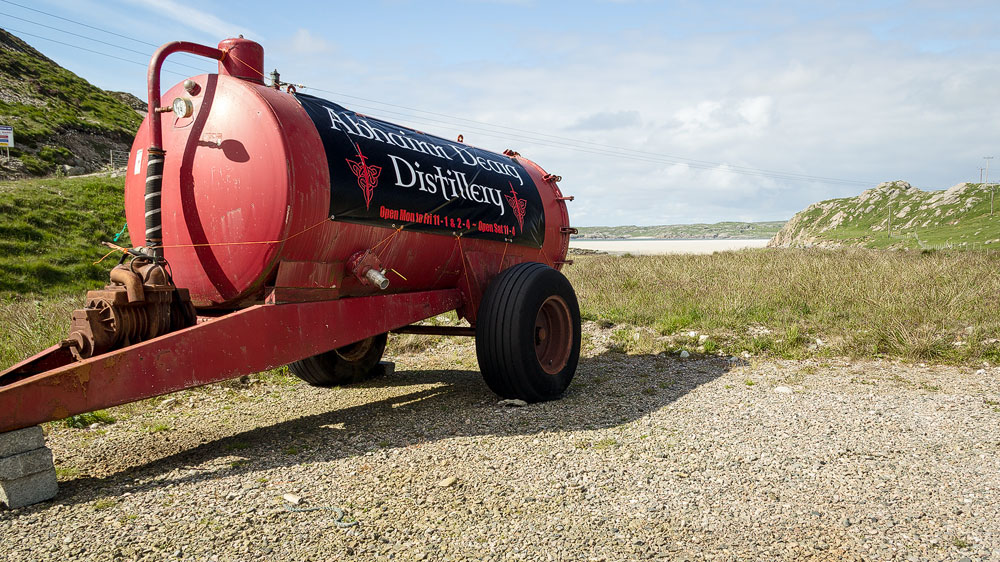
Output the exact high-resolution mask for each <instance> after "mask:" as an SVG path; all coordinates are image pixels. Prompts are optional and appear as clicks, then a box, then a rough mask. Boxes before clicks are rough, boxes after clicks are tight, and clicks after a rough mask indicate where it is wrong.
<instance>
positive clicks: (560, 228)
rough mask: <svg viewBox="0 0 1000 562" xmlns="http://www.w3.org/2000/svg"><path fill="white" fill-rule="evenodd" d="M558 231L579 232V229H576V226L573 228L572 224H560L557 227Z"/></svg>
mask: <svg viewBox="0 0 1000 562" xmlns="http://www.w3.org/2000/svg"><path fill="white" fill-rule="evenodd" d="M559 233H560V234H579V233H580V230H579V229H576V228H573V227H572V226H560V227H559Z"/></svg>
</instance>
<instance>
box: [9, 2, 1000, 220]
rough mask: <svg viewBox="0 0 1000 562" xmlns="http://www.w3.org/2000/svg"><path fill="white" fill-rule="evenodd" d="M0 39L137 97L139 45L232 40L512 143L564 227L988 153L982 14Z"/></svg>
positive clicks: (989, 22) (975, 6)
mask: <svg viewBox="0 0 1000 562" xmlns="http://www.w3.org/2000/svg"><path fill="white" fill-rule="evenodd" d="M12 2H13V3H12ZM15 4H20V5H21V6H18V5H15ZM276 6H277V8H276ZM30 8H33V9H34V10H40V11H42V12H47V13H48V14H52V15H57V16H60V17H61V18H65V19H58V18H55V17H52V16H51V15H46V14H42V13H39V12H38V11H32V10H31V9H30ZM25 20H28V21H25ZM66 20H72V21H66ZM80 24H85V25H86V26H93V27H97V28H101V29H103V30H106V31H110V32H112V33H115V34H118V35H112V34H108V33H104V32H101V31H97V30H95V29H93V28H91V27H86V26H85V25H80ZM44 26H49V27H44ZM0 27H4V28H6V29H9V30H11V31H13V32H14V33H15V34H17V35H20V36H21V37H22V38H23V39H25V40H26V41H28V42H29V43H31V44H32V45H34V46H35V47H37V48H38V49H39V50H41V51H42V52H44V53H46V54H47V55H48V56H49V57H50V58H52V59H54V60H56V61H57V62H58V63H60V64H62V65H63V66H65V67H67V68H69V69H70V70H72V71H74V72H76V73H77V74H79V75H81V76H83V77H84V78H86V79H88V80H90V81H91V82H92V83H94V84H96V85H98V86H100V87H102V88H106V89H114V90H125V91H130V92H132V93H134V94H137V95H139V96H140V97H145V94H144V89H145V68H144V65H145V64H146V62H148V54H149V53H151V52H152V50H153V47H151V46H150V45H148V44H147V43H151V44H161V43H165V42H167V41H171V40H175V39H185V40H191V41H198V42H202V43H206V44H210V45H214V44H216V43H217V42H218V41H219V40H220V39H222V38H224V37H226V36H230V35H235V34H239V33H243V34H244V35H245V36H246V37H248V38H250V39H254V40H257V41H259V42H261V43H262V44H263V45H264V49H265V65H266V67H267V69H268V70H270V69H272V68H277V69H278V70H279V71H280V72H281V74H282V78H283V79H285V80H288V81H291V82H295V83H298V84H303V85H306V86H309V87H312V88H315V89H318V90H313V91H312V92H311V93H314V94H316V95H319V96H321V97H326V98H329V99H332V100H334V101H337V102H339V103H341V104H342V105H345V106H347V107H350V108H352V109H356V110H358V111H361V112H364V113H367V114H371V115H375V116H379V117H382V118H385V119H388V120H390V121H396V122H399V123H402V124H406V125H410V126H413V127H415V128H418V129H421V130H424V131H427V132H431V133H436V134H439V135H441V136H445V137H454V136H456V135H457V134H459V133H462V134H464V136H465V139H466V141H467V142H469V143H471V144H475V145H477V146H481V147H483V148H487V149H492V150H496V151H501V150H503V149H505V148H514V149H516V150H518V151H519V152H521V153H522V154H523V155H525V156H527V157H529V158H531V159H533V160H535V161H536V162H538V163H539V164H540V165H542V166H543V167H544V168H546V169H548V170H549V171H551V172H554V173H557V174H559V175H561V176H563V183H562V184H561V186H562V188H563V190H564V192H566V193H569V194H573V195H575V196H576V197H577V199H576V201H575V202H574V203H572V206H571V209H570V210H571V217H572V219H573V222H574V223H575V224H578V225H584V226H586V225H601V224H663V223H685V222H714V221H719V220H778V219H786V218H789V217H790V216H791V215H792V214H794V213H795V212H796V211H798V210H800V209H802V208H804V207H805V206H806V205H808V204H809V203H812V202H815V201H818V200H822V199H827V198H832V197H843V196H849V195H855V194H857V193H859V192H861V191H862V190H863V189H865V188H866V187H871V186H873V185H874V184H876V183H878V182H880V181H888V180H896V179H903V180H907V181H909V182H911V183H912V184H914V185H916V186H918V187H921V188H924V189H943V188H947V187H949V186H951V185H953V184H955V183H958V182H961V181H970V180H975V181H978V179H979V167H980V166H981V165H983V160H982V157H983V156H986V155H997V156H1000V8H998V7H997V5H996V3H995V2H904V1H894V2H833V1H831V2H822V3H820V2H764V1H760V2H654V1H640V0H637V1H628V0H619V1H596V0H595V1H586V0H584V1H579V2H545V1H541V0H537V1H532V0H523V1H517V0H510V1H472V0H469V1H453V2H432V1H424V2H411V1H404V0H392V1H389V0H387V1H372V2H318V1H311V0H303V1H299V2H288V3H284V4H282V3H275V2H266V3H265V2H219V1H215V0H203V1H201V2H197V3H182V2H179V1H176V0H110V1H105V2H96V1H93V0H73V1H63V0H0ZM52 28H58V29H52ZM66 31H69V32H72V33H75V34H77V35H69V34H67V33H65V32H66ZM29 34H30V35H29ZM80 36H83V37H80ZM121 36H127V37H131V38H135V39H138V40H139V41H135V40H131V39H126V38H124V37H121ZM43 38H44V39H43ZM49 39H52V40H56V41H61V42H63V43H69V44H71V45H73V46H72V47H71V46H66V45H61V44H58V43H55V42H53V41H50V40H49ZM95 40H97V41H95ZM98 41H102V42H103V43H101V42H98ZM109 44H110V45H109ZM121 47H124V48H125V49H130V50H125V49H122V48H121ZM81 48H83V49H90V50H92V51H99V52H101V53H106V54H110V55H114V56H117V57H121V58H124V59H128V60H129V61H133V62H126V61H122V60H118V59H115V58H110V57H106V56H102V55H98V54H94V53H91V52H88V51H85V50H82V49H81ZM133 51H139V52H138V53H137V52H133ZM172 60H174V61H176V63H180V64H176V63H171V64H168V66H167V68H168V69H169V70H171V71H172V72H175V73H176V74H171V73H167V74H165V75H164V82H165V83H168V84H172V83H174V82H176V81H180V80H183V78H184V77H185V76H187V75H193V74H197V73H199V72H207V71H212V70H213V68H214V65H213V64H211V63H205V62H201V61H198V60H194V59H191V58H188V57H183V56H182V57H177V58H176V59H172ZM182 65H189V66H182ZM192 67H194V68H192ZM196 69H200V70H196ZM305 91H309V90H308V89H307V90H305ZM362 98H363V99H362ZM998 167H1000V165H998ZM991 172H992V171H991ZM805 176H811V177H822V178H832V179H835V180H850V181H852V182H854V181H856V182H860V183H848V182H842V181H841V182H831V181H827V180H824V181H819V180H815V179H811V178H810V177H805ZM991 177H993V178H996V179H1000V169H997V170H996V171H995V173H991Z"/></svg>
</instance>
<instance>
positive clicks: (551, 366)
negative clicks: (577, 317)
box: [535, 295, 573, 375]
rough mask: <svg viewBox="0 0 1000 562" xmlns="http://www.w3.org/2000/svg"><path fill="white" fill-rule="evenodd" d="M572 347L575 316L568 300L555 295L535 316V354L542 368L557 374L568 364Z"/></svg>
mask: <svg viewBox="0 0 1000 562" xmlns="http://www.w3.org/2000/svg"><path fill="white" fill-rule="evenodd" d="M572 349H573V316H572V315H571V314H570V312H569V306H568V305H567V304H566V301H565V300H563V299H562V297H560V296H558V295H553V296H551V297H549V298H547V299H545V302H543V303H542V306H541V307H539V309H538V314H537V315H536V316H535V356H536V357H537V358H538V363H539V365H541V367H542V370H544V371H545V372H546V373H548V374H550V375H555V374H558V373H559V372H560V371H562V370H563V368H564V367H565V366H566V363H567V362H568V361H569V356H570V353H571V352H572Z"/></svg>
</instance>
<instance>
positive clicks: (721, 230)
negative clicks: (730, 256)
mask: <svg viewBox="0 0 1000 562" xmlns="http://www.w3.org/2000/svg"><path fill="white" fill-rule="evenodd" d="M784 224H785V221H772V222H717V223H714V224H701V223H699V224H664V225H657V226H635V225H626V226H583V227H580V228H579V230H580V234H578V235H576V236H574V237H573V238H575V239H580V240H605V239H609V238H613V239H621V238H658V239H661V240H676V239H685V240H693V239H708V238H732V239H741V240H747V239H754V238H757V239H763V238H771V237H772V236H774V235H775V234H777V233H778V231H779V230H781V227H782V226H784Z"/></svg>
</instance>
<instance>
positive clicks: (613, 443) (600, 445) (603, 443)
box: [594, 437, 618, 451]
mask: <svg viewBox="0 0 1000 562" xmlns="http://www.w3.org/2000/svg"><path fill="white" fill-rule="evenodd" d="M617 446H618V440H617V439H615V438H613V437H605V438H604V439H600V440H598V441H595V442H594V450H597V451H603V450H605V449H610V448H612V447H617Z"/></svg>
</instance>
